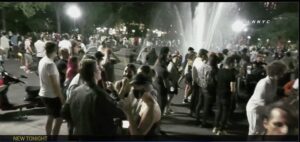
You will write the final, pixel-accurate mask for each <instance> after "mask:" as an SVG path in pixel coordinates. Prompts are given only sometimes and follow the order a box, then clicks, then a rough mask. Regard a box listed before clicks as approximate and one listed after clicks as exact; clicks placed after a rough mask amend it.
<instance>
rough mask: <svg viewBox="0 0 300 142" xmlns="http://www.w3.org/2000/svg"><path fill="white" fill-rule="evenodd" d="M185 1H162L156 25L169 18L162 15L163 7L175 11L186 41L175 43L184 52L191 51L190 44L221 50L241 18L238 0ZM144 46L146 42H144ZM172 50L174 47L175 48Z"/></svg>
mask: <svg viewBox="0 0 300 142" xmlns="http://www.w3.org/2000/svg"><path fill="white" fill-rule="evenodd" d="M193 5H194V3H191V2H182V3H177V4H172V3H161V7H160V8H158V10H157V13H156V16H154V19H153V25H159V23H167V22H169V21H166V20H164V19H163V18H160V15H161V13H163V12H162V10H165V12H166V11H167V12H169V13H172V14H171V15H170V17H173V19H172V22H173V23H174V25H177V26H176V27H177V31H178V32H179V35H177V36H178V39H180V40H181V42H182V45H181V46H178V47H175V49H176V50H178V51H179V52H180V53H182V54H185V53H187V49H188V47H190V46H191V47H193V48H194V49H195V51H196V52H198V51H199V50H200V49H201V48H204V49H207V50H209V51H214V52H219V51H221V50H222V49H224V48H226V44H228V42H229V41H231V40H232V39H234V37H235V33H234V32H233V31H232V29H231V26H232V24H233V22H235V21H236V19H237V18H238V8H237V4H236V3H228V2H199V3H196V5H195V6H194V7H195V8H194V7H193ZM143 47H144V46H143ZM171 51H172V49H171Z"/></svg>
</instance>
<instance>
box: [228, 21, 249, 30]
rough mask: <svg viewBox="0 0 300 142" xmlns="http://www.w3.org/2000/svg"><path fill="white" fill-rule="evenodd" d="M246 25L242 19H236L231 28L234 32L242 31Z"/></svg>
mask: <svg viewBox="0 0 300 142" xmlns="http://www.w3.org/2000/svg"><path fill="white" fill-rule="evenodd" d="M245 27H246V24H244V23H243V22H242V21H236V22H234V23H233V24H232V26H231V28H232V30H233V31H234V32H240V31H242V30H243V29H245ZM247 30H248V29H247Z"/></svg>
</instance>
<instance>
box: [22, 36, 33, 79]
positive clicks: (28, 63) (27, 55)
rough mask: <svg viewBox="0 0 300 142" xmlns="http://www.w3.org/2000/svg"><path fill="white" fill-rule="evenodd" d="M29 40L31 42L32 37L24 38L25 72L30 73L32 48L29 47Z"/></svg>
mask: <svg viewBox="0 0 300 142" xmlns="http://www.w3.org/2000/svg"><path fill="white" fill-rule="evenodd" d="M31 42H32V37H30V36H29V37H28V38H27V39H26V40H25V50H26V52H25V54H24V56H25V72H26V73H30V72H31V71H30V66H31V64H32V63H33V60H32V54H34V53H33V50H32V48H31Z"/></svg>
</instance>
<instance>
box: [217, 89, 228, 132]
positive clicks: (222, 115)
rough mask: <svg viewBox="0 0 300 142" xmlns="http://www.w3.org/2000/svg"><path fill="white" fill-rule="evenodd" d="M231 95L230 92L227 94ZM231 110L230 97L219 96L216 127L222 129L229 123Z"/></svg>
mask: <svg viewBox="0 0 300 142" xmlns="http://www.w3.org/2000/svg"><path fill="white" fill-rule="evenodd" d="M227 95H230V94H227ZM229 110H230V98H228V99H224V98H220V97H219V96H217V113H216V116H215V124H214V125H215V127H217V128H219V129H220V130H222V129H224V126H225V125H226V123H227V119H228V115H229V113H230V112H229Z"/></svg>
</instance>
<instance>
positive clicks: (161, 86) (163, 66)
mask: <svg viewBox="0 0 300 142" xmlns="http://www.w3.org/2000/svg"><path fill="white" fill-rule="evenodd" d="M169 51H170V50H169V47H162V48H161V50H160V55H159V57H158V59H157V61H156V64H155V65H154V70H155V72H156V73H157V76H156V77H155V79H154V86H155V88H156V89H157V91H158V94H159V95H158V96H159V97H158V99H161V100H159V102H161V104H160V105H161V106H160V107H161V108H160V109H161V112H162V113H164V111H165V107H166V105H167V102H168V93H169V91H170V88H171V86H172V85H171V82H170V76H169V72H168V70H167V66H168V64H169V62H170V59H169V58H168V57H169Z"/></svg>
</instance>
